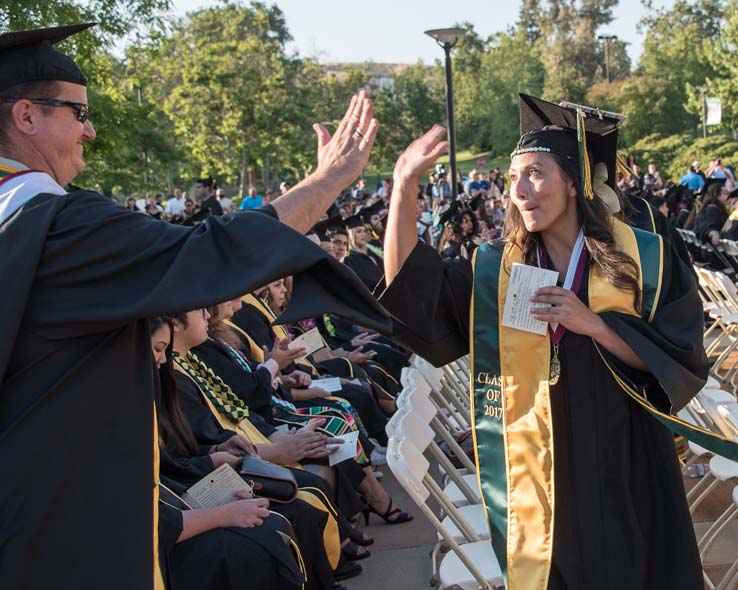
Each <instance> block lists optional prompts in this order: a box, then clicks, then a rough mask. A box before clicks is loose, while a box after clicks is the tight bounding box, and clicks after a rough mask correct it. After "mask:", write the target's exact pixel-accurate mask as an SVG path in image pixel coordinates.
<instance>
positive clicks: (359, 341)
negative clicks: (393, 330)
mask: <svg viewBox="0 0 738 590" xmlns="http://www.w3.org/2000/svg"><path fill="white" fill-rule="evenodd" d="M377 338H379V334H377V333H374V334H369V332H362V333H361V334H359V335H358V336H354V337H353V338H352V339H351V344H352V345H353V346H364V345H365V344H371V343H372V342H374V341H375V340H376V339H377Z"/></svg>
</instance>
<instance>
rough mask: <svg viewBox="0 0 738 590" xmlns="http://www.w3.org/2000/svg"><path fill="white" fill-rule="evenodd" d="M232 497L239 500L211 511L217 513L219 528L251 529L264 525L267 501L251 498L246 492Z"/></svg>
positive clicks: (267, 512)
mask: <svg viewBox="0 0 738 590" xmlns="http://www.w3.org/2000/svg"><path fill="white" fill-rule="evenodd" d="M234 495H235V496H237V497H238V498H239V499H238V500H236V501H235V502H231V503H229V504H223V506H218V507H217V508H214V509H213V510H217V511H218V517H219V520H220V526H221V527H223V528H225V527H246V528H252V527H257V526H261V525H262V524H264V519H265V518H266V517H267V516H269V500H267V499H266V498H253V497H252V494H251V492H248V491H246V490H244V491H240V492H235V494H234Z"/></svg>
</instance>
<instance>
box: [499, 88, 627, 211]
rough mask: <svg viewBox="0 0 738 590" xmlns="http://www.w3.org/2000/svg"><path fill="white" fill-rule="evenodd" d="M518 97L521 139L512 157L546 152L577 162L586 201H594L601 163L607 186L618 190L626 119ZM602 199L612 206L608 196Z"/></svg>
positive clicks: (525, 95)
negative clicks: (620, 130) (620, 143)
mask: <svg viewBox="0 0 738 590" xmlns="http://www.w3.org/2000/svg"><path fill="white" fill-rule="evenodd" d="M518 96H519V99H520V100H519V106H520V134H521V138H520V140H519V141H518V145H517V146H516V148H515V150H513V152H512V154H510V157H514V156H517V155H518V154H525V153H530V152H545V153H553V154H557V155H559V156H563V157H565V158H567V159H570V160H572V161H574V162H576V163H577V164H579V169H580V173H581V179H582V192H583V193H584V195H585V196H586V197H587V198H592V195H593V190H592V184H593V182H594V181H595V176H596V174H597V171H596V170H594V169H593V168H592V166H593V165H594V166H595V167H596V166H597V164H600V163H602V164H604V165H605V167H606V170H607V179H606V180H605V184H606V185H607V186H609V187H610V188H611V189H613V191H614V190H615V188H616V160H617V145H618V127H619V126H620V124H621V123H622V122H623V121H624V120H625V116H623V115H619V114H617V113H611V112H608V111H602V110H600V109H594V108H591V107H586V106H583V105H577V104H574V103H567V102H562V103H561V104H558V105H557V104H554V103H551V102H547V101H545V100H541V99H540V98H535V97H533V96H529V95H527V94H520V95H518ZM599 196H600V197H603V200H605V201H606V202H607V203H608V206H610V205H611V203H610V202H609V200H608V199H607V198H606V197H605V196H603V195H599ZM615 197H617V195H615ZM612 205H613V206H614V205H615V204H614V203H612Z"/></svg>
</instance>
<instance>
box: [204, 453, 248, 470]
mask: <svg viewBox="0 0 738 590" xmlns="http://www.w3.org/2000/svg"><path fill="white" fill-rule="evenodd" d="M210 460H211V461H212V462H213V467H214V468H215V469H218V467H220V466H221V465H225V464H226V463H228V465H230V466H231V467H233V468H236V467H238V466H240V465H241V463H242V461H243V459H242V457H237V456H236V455H232V454H231V453H228V452H226V451H217V452H215V453H210Z"/></svg>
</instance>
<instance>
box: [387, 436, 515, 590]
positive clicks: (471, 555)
mask: <svg viewBox="0 0 738 590" xmlns="http://www.w3.org/2000/svg"><path fill="white" fill-rule="evenodd" d="M387 465H388V467H389V468H390V470H391V471H392V473H393V474H394V475H395V477H396V478H397V481H398V482H399V483H400V485H401V486H402V487H403V488H404V489H405V491H407V493H408V495H409V496H410V498H411V499H412V500H413V502H415V504H417V506H418V508H419V509H420V510H421V512H422V513H423V514H424V516H425V517H426V518H427V519H428V521H429V522H430V523H431V525H432V526H433V527H434V528H435V529H436V531H437V532H438V534H439V535H440V537H441V538H442V539H443V541H444V543H445V544H446V546H447V547H448V548H449V549H450V552H449V553H447V554H446V555H444V556H443V558H442V559H441V560H440V564H439V565H438V568H437V571H438V576H439V580H440V586H441V588H449V589H451V588H453V589H463V590H477V589H479V588H482V589H490V590H491V589H495V588H502V587H503V585H504V580H503V577H502V571H501V569H500V565H499V563H498V561H497V557H496V556H495V554H494V551H493V550H492V545H491V543H490V542H489V541H474V542H471V543H466V544H464V545H460V544H459V543H458V542H457V541H456V540H455V539H454V536H453V535H452V534H451V533H450V532H449V530H448V529H447V528H446V527H445V526H444V525H443V523H442V522H441V521H440V520H439V519H438V517H437V516H436V515H435V514H434V513H433V511H432V510H431V509H430V508H429V506H428V504H427V500H428V498H429V497H430V496H431V491H430V490H431V489H434V490H435V492H436V493H438V492H440V489H438V488H437V486H438V484H436V482H435V481H434V480H433V478H432V477H431V476H430V474H429V473H428V469H429V467H430V464H429V463H428V461H427V460H426V459H425V457H423V455H422V453H421V452H420V451H419V450H418V449H417V448H416V447H415V445H413V444H412V443H411V442H410V441H408V440H407V439H404V438H402V437H398V436H391V437H390V439H389V443H388V445H387ZM440 495H441V496H442V495H443V494H442V492H441V493H440ZM451 510H452V512H450V513H449V514H450V515H451V514H454V509H453V508H451ZM454 518H455V519H456V518H458V513H456V514H454ZM458 521H459V523H463V517H462V518H458ZM460 528H462V529H463V528H464V526H463V524H462V526H461V527H460ZM434 566H435V564H434ZM434 569H435V568H434Z"/></svg>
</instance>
